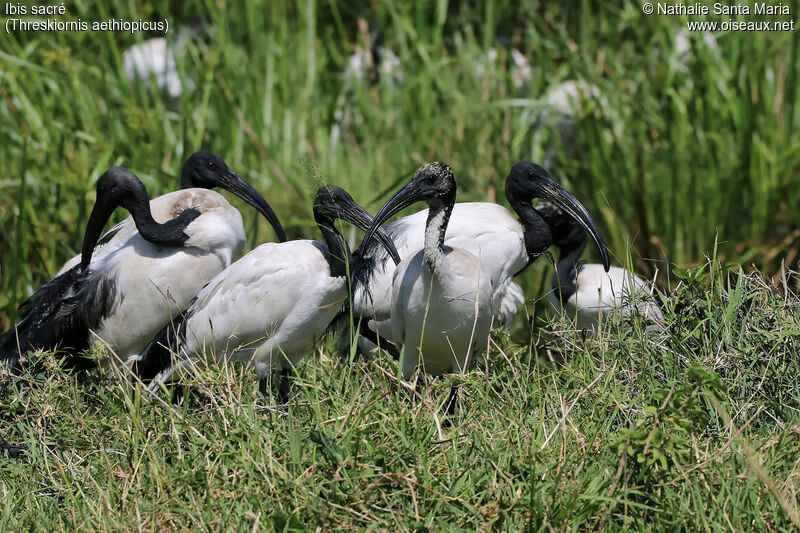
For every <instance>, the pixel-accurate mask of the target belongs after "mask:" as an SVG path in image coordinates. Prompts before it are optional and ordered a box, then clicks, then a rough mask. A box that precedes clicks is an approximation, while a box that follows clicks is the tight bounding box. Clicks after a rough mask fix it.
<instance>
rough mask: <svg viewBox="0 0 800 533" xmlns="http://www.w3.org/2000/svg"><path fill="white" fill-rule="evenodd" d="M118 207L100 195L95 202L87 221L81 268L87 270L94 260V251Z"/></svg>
mask: <svg viewBox="0 0 800 533" xmlns="http://www.w3.org/2000/svg"><path fill="white" fill-rule="evenodd" d="M116 208H117V206H116V205H109V204H108V202H107V200H106V199H105V198H101V197H98V198H97V199H96V200H95V202H94V207H93V208H92V213H91V214H90V215H89V222H87V223H86V231H85V232H84V234H83V247H82V248H81V270H86V268H87V267H88V266H89V263H91V262H92V252H93V251H94V247H95V245H97V241H98V240H99V239H100V235H101V234H102V232H103V228H104V227H105V226H106V223H107V222H108V219H109V218H111V215H112V214H113V213H114V210H115V209H116Z"/></svg>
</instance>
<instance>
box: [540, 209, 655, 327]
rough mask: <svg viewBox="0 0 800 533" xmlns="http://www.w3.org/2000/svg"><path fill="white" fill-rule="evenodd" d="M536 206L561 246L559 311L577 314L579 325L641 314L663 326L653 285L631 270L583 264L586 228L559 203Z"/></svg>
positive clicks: (554, 304) (555, 300)
mask: <svg viewBox="0 0 800 533" xmlns="http://www.w3.org/2000/svg"><path fill="white" fill-rule="evenodd" d="M536 210H537V211H538V212H539V214H540V215H541V216H542V218H543V219H544V220H545V221H546V223H547V225H548V226H549V228H550V232H551V234H552V236H553V244H554V245H555V246H556V247H557V248H558V249H559V258H558V263H557V264H556V271H555V273H554V274H553V281H552V283H551V291H550V294H549V297H548V299H549V302H550V307H551V309H552V310H553V311H554V312H555V313H556V314H557V315H561V314H563V315H566V316H567V317H569V318H574V319H575V321H576V325H577V326H578V327H579V328H582V329H583V328H593V327H595V326H596V325H597V324H598V322H599V320H600V318H601V317H603V316H605V317H609V316H611V315H617V316H630V315H633V314H641V315H642V316H645V317H646V318H648V319H650V320H652V321H654V322H656V323H657V324H658V325H659V326H663V320H664V317H663V315H662V313H661V310H660V309H659V308H658V306H657V305H656V304H655V303H653V301H652V297H651V294H652V287H650V285H649V284H648V283H647V282H646V281H645V280H643V279H642V278H640V277H639V276H637V275H635V274H634V273H632V272H629V271H628V270H625V269H624V268H620V267H612V268H611V269H610V270H607V269H605V268H604V267H603V266H601V265H597V264H588V265H580V264H579V262H580V259H581V256H582V255H583V251H584V249H585V248H586V241H587V238H586V231H585V230H584V228H582V227H581V226H580V225H578V224H576V223H575V221H574V220H573V219H572V218H571V217H569V216H567V215H566V214H565V213H564V212H563V211H562V210H561V209H560V208H559V207H557V206H555V205H553V204H551V203H549V202H541V203H540V204H539V205H537V206H536Z"/></svg>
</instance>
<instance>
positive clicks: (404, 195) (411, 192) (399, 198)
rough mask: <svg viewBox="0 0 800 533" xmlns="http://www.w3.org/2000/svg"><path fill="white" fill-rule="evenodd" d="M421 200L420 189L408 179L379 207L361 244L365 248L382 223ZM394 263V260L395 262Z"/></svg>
mask: <svg viewBox="0 0 800 533" xmlns="http://www.w3.org/2000/svg"><path fill="white" fill-rule="evenodd" d="M422 200H423V195H422V191H421V190H420V189H419V187H418V186H417V184H416V182H415V181H413V180H412V181H410V182H409V183H408V184H406V186H405V187H403V188H402V189H400V190H399V191H397V192H396V193H394V195H393V196H392V197H391V198H389V199H388V200H387V201H386V203H385V204H383V207H381V208H380V209H379V210H378V212H377V213H376V214H375V218H373V219H372V225H371V226H370V227H369V229H368V230H367V234H366V235H365V236H364V240H363V242H362V244H361V246H362V247H363V248H364V249H365V250H366V249H367V246H368V245H369V242H370V240H371V239H372V236H373V234H374V233H375V232H376V231H377V230H378V229H379V228H380V226H381V225H383V223H384V222H386V221H387V220H389V219H390V218H392V217H393V216H395V215H396V214H397V213H399V212H400V211H402V210H403V209H405V208H406V207H408V206H410V205H413V204H415V203H417V202H419V201H422ZM395 263H396V262H395Z"/></svg>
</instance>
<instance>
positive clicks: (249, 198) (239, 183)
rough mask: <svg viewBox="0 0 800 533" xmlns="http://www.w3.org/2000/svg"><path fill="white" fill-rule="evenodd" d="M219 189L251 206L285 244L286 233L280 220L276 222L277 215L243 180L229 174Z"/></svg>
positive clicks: (232, 173)
mask: <svg viewBox="0 0 800 533" xmlns="http://www.w3.org/2000/svg"><path fill="white" fill-rule="evenodd" d="M220 187H222V188H223V189H225V190H226V191H230V192H232V193H233V194H235V195H236V196H238V197H239V198H241V199H242V200H244V201H245V202H247V203H248V204H250V205H251V206H253V207H254V208H255V209H256V211H258V212H259V213H261V214H262V215H263V216H264V218H266V219H267V221H268V222H269V223H270V225H271V226H272V228H273V229H274V230H275V233H276V234H277V235H278V240H279V241H280V242H286V232H285V231H284V230H283V226H281V222H280V220H278V215H276V214H275V211H273V210H272V207H270V205H269V204H268V203H267V201H266V200H265V199H264V197H263V196H261V195H260V194H259V193H258V191H256V190H255V189H254V188H253V187H252V186H251V185H250V184H249V183H247V182H246V181H245V180H244V178H242V177H241V176H239V175H238V174H237V173H235V172H230V173H229V174H228V175H227V176H225V178H224V179H223V180H222V183H221V184H220Z"/></svg>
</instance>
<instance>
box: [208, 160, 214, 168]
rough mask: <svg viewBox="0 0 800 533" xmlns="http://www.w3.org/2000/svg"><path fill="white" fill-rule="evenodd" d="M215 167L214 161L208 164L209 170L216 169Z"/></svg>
mask: <svg viewBox="0 0 800 533" xmlns="http://www.w3.org/2000/svg"><path fill="white" fill-rule="evenodd" d="M215 166H216V165H214V162H213V161H209V162H208V168H214V167H215Z"/></svg>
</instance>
